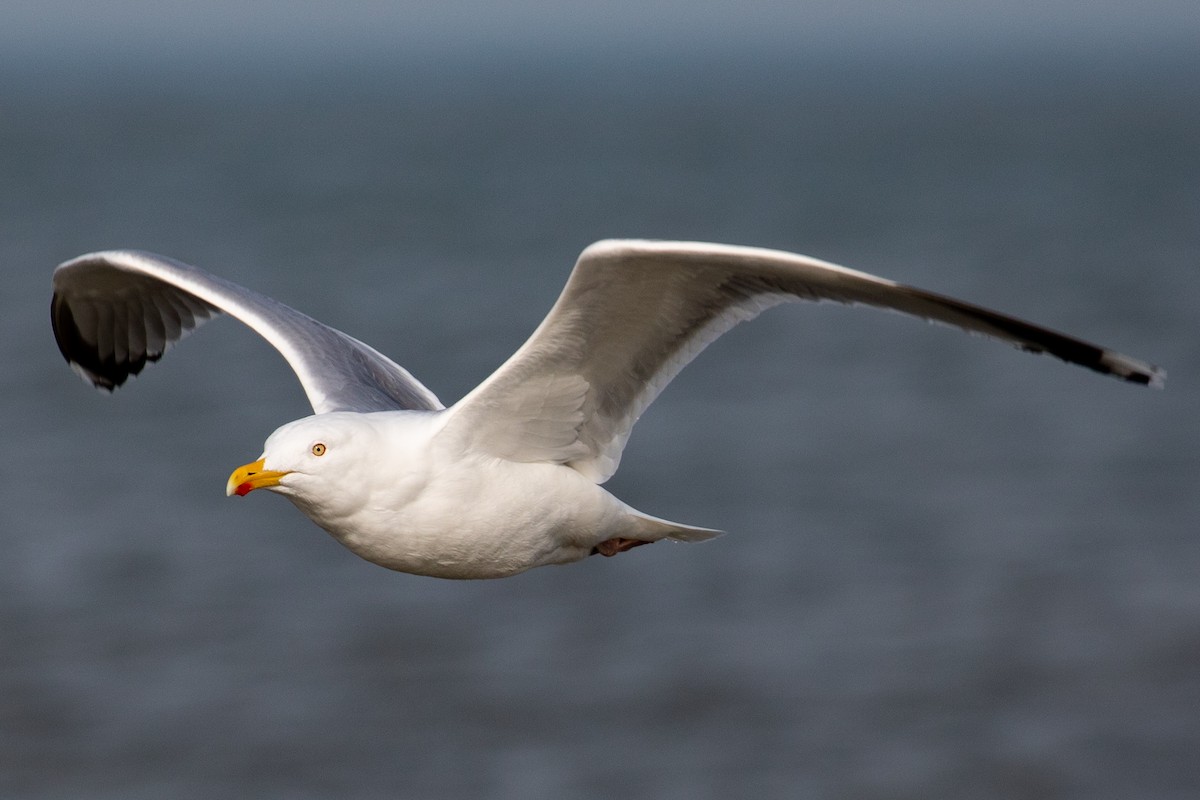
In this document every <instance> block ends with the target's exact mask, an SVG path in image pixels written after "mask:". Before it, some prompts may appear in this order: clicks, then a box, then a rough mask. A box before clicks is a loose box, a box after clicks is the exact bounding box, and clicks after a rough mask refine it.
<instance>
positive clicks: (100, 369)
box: [50, 293, 156, 392]
mask: <svg viewBox="0 0 1200 800" xmlns="http://www.w3.org/2000/svg"><path fill="white" fill-rule="evenodd" d="M50 323H51V327H52V328H53V330H54V341H55V343H56V344H57V345H58V350H59V352H60V353H62V355H63V358H65V359H66V360H67V363H68V364H69V365H70V366H71V369H73V370H74V371H75V372H76V374H78V375H79V376H80V377H81V378H83V379H84V380H86V381H87V382H88V383H90V384H92V385H93V386H95V387H96V388H98V389H104V390H106V391H108V392H112V391H115V390H116V388H117V387H118V386H121V385H122V384H124V383H125V381H127V380H129V376H130V375H137V374H138V373H139V372H141V371H142V369H143V368H144V367H145V366H146V361H147V358H146V357H141V358H136V359H129V360H126V361H123V362H120V361H117V360H116V358H115V357H113V356H111V355H110V356H109V357H107V358H101V356H100V353H99V350H98V349H97V347H96V345H95V344H93V343H91V342H89V341H87V339H85V338H84V337H83V334H82V333H80V330H79V324H78V323H77V322H76V321H75V315H74V314H73V313H72V312H71V306H70V304H69V303H68V302H67V301H66V300H65V299H63V298H62V297H61V296H60V295H58V294H57V293H55V295H54V296H53V297H52V298H51V300H50ZM149 360H151V361H153V360H156V358H154V357H151V358H150V359H149Z"/></svg>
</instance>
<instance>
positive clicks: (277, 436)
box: [51, 241, 1163, 578]
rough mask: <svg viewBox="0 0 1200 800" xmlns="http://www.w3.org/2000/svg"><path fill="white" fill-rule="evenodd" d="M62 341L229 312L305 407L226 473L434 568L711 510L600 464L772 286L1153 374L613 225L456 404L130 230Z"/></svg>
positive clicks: (153, 340) (911, 292)
mask: <svg viewBox="0 0 1200 800" xmlns="http://www.w3.org/2000/svg"><path fill="white" fill-rule="evenodd" d="M54 285H55V295H54V299H53V301H52V306H51V308H52V320H53V325H54V332H55V336H56V339H57V341H58V343H59V347H60V349H61V350H62V352H63V354H64V356H65V357H66V358H67V360H68V362H69V363H70V364H71V365H72V367H74V368H75V369H76V371H77V372H79V373H80V374H81V375H82V376H83V377H84V378H85V379H86V380H88V381H89V382H91V383H93V384H94V385H96V386H98V387H101V388H105V389H113V388H115V387H116V386H118V385H120V384H121V383H123V382H124V381H125V380H126V379H127V378H128V377H129V376H130V375H132V374H136V373H138V372H140V371H141V369H142V368H143V367H144V366H145V364H146V363H147V362H149V361H155V360H157V359H158V358H159V357H160V356H161V355H162V354H163V352H164V351H165V350H166V348H167V347H168V346H169V345H170V344H172V343H173V342H175V341H176V340H178V339H179V338H181V337H182V336H183V335H185V334H186V333H187V332H189V331H190V330H191V329H193V328H195V327H196V326H198V325H199V324H201V323H202V322H204V321H205V320H206V319H208V318H209V317H211V316H214V315H216V314H219V313H222V312H225V313H229V314H231V315H233V316H235V317H238V318H239V319H241V320H242V321H243V322H245V323H246V324H247V325H249V326H250V327H251V328H253V329H254V330H255V331H257V332H258V333H260V334H261V335H262V336H264V337H265V338H266V339H267V340H268V341H269V342H271V344H273V345H274V346H275V347H276V349H278V350H279V351H280V352H281V353H282V354H283V355H284V357H285V358H286V359H287V360H288V362H289V363H290V364H291V365H292V367H293V369H294V370H295V371H296V374H297V377H298V378H299V379H300V382H301V385H302V386H303V388H304V390H305V392H306V393H307V395H308V397H309V400H310V402H311V403H312V406H313V410H314V412H316V413H315V414H314V415H313V416H310V417H305V418H303V419H300V420H296V421H294V422H291V423H288V424H286V425H284V426H282V427H280V428H279V429H278V430H276V431H275V432H274V433H273V434H271V436H270V437H269V438H268V439H267V442H266V445H265V446H264V451H263V455H262V457H261V458H260V459H259V460H257V461H255V462H253V463H251V464H247V465H245V466H244V467H240V468H238V469H237V470H235V471H234V473H233V475H231V476H230V478H229V482H228V486H227V491H228V493H230V494H235V493H236V494H239V495H244V494H247V493H249V492H250V491H253V490H255V489H259V488H266V489H270V490H272V491H275V492H277V493H279V494H283V495H285V496H286V497H288V498H289V499H290V500H291V501H292V502H293V503H295V504H296V506H297V507H299V508H300V509H301V510H302V511H303V512H304V513H305V514H307V515H308V516H309V517H310V518H311V519H312V520H313V521H314V522H316V523H317V524H318V525H320V526H321V527H322V528H324V529H325V530H327V531H328V532H329V533H330V534H332V535H333V536H334V537H335V538H337V539H338V541H340V542H341V543H342V544H344V545H345V546H346V547H348V548H349V549H350V550H352V551H354V552H355V553H357V554H358V555H360V556H362V557H363V558H365V559H367V560H368V561H372V562H374V563H376V564H380V565H382V566H384V567H388V568H390V569H394V570H399V571H402V572H410V573H416V574H421V575H431V576H435V577H441V578H496V577H504V576H507V575H513V574H516V573H518V572H522V571H524V570H527V569H530V568H532V567H538V566H543V565H547V564H562V563H568V562H571V561H577V560H580V559H582V558H585V557H587V556H588V555H591V554H595V553H599V554H602V555H615V554H616V553H619V552H623V551H625V550H628V549H630V548H632V547H635V546H638V545H640V544H647V543H650V542H654V541H659V540H661V539H675V540H680V541H699V540H703V539H708V538H711V537H713V536H715V535H717V533H718V532H717V531H713V530H710V529H707V528H695V527H691V526H688V525H682V524H679V523H673V522H667V521H665V520H661V519H657V518H655V517H651V516H648V515H646V514H643V513H641V512H639V511H636V510H634V509H632V508H630V507H629V506H627V505H626V504H625V503H623V502H621V501H620V500H618V499H617V498H616V497H614V496H613V495H611V494H610V493H608V492H607V491H606V490H604V488H603V487H602V486H601V485H600V484H602V483H604V481H606V480H607V479H608V478H609V477H610V476H611V475H612V473H613V472H615V471H616V468H617V465H618V464H619V462H620V458H621V452H622V450H623V448H624V445H625V442H626V440H627V439H628V437H629V433H630V430H631V428H632V426H633V424H634V423H635V422H636V421H637V419H638V417H639V416H640V415H641V413H642V411H644V410H645V408H646V407H647V406H648V405H649V404H650V402H652V401H653V400H654V398H655V397H657V395H658V394H659V392H661V391H662V389H663V388H664V387H665V386H666V384H667V383H668V382H670V380H671V379H672V378H673V377H674V376H675V375H676V374H677V373H678V372H679V370H680V369H682V368H683V366H685V365H686V364H687V363H688V362H689V361H691V359H692V358H694V357H695V356H696V355H697V354H698V353H699V352H700V351H701V350H702V349H703V348H704V347H705V346H706V345H707V344H708V343H709V342H711V341H712V340H713V339H715V338H716V337H717V336H719V335H720V334H721V333H723V332H724V331H725V330H728V329H729V328H730V327H732V326H733V325H735V324H737V323H738V322H741V321H743V320H747V319H750V318H752V317H754V316H756V315H757V314H758V313H760V312H761V311H763V310H764V309H766V308H769V307H770V306H773V305H776V304H778V303H782V302H787V301H794V300H832V301H836V302H842V303H861V304H866V305H873V306H877V307H881V308H887V309H891V310H896V311H901V312H903V313H907V314H911V315H914V316H918V317H922V318H925V319H929V320H932V321H937V322H943V323H947V324H950V325H954V326H957V327H960V328H963V329H965V330H968V331H970V332H974V333H980V334H984V335H987V336H991V337H994V338H997V339H1000V340H1003V341H1006V342H1008V343H1010V344H1013V345H1015V346H1017V347H1020V348H1022V349H1025V350H1030V351H1034V352H1043V351H1044V352H1048V353H1051V354H1053V355H1056V356H1058V357H1059V358H1062V359H1063V360H1065V361H1069V362H1073V363H1077V364H1081V365H1083V366H1087V367H1089V368H1091V369H1094V370H1096V371H1099V372H1103V373H1108V374H1112V375H1115V376H1116V377H1119V378H1122V379H1124V380H1127V381H1131V382H1134V383H1142V384H1152V385H1159V384H1161V382H1162V379H1163V373H1162V372H1161V370H1158V369H1157V368H1156V367H1152V366H1150V365H1148V364H1145V363H1143V362H1140V361H1137V360H1136V359H1132V358H1129V357H1127V356H1123V355H1120V354H1119V353H1115V352H1113V351H1111V350H1107V349H1104V348H1101V347H1097V346H1095V345H1091V344H1088V343H1086V342H1083V341H1080V340H1078V339H1074V338H1071V337H1068V336H1064V335H1062V334H1059V333H1055V332H1053V331H1050V330H1047V329H1045V328H1041V327H1039V326H1036V325H1032V324H1030V323H1027V322H1023V321H1021V320H1018V319H1015V318H1013V317H1008V316H1005V315H1003V314H998V313H996V312H993V311H989V310H987V309H984V308H981V307H978V306H973V305H970V304H967V303H963V302H962V301H958V300H954V299H952V298H948V297H943V296H940V295H936V294H932V293H929V292H925V291H923V290H919V289H914V288H911V287H907V286H903V285H901V284H896V283H893V282H891V281H887V280H884V279H881V278H876V277H874V276H871V275H867V274H865V273H861V272H855V271H853V270H847V269H845V268H842V267H838V266H836V265H832V264H828V263H825V262H822V261H817V260H816V259H811V258H808V257H805V256H798V255H794V254H791V253H782V252H779V251H772V250H762V249H757V248H745V247H734V246H729V245H711V244H700V243H690V242H640V241H608V242H599V243H597V244H595V245H593V246H592V247H589V248H588V249H587V250H585V251H584V253H583V254H582V255H581V256H580V259H579V262H578V264H577V265H576V268H575V270H574V272H572V274H571V277H570V279H569V280H568V282H567V285H566V287H565V288H564V290H563V293H562V295H561V296H560V298H559V300H558V302H557V303H556V304H555V306H554V308H553V309H551V311H550V314H549V315H548V316H547V317H546V319H545V320H544V321H543V322H542V324H541V325H540V326H539V327H538V329H537V330H536V331H535V332H534V333H533V335H532V336H531V337H530V339H529V340H528V341H527V342H526V343H525V344H524V345H523V346H522V347H521V348H520V349H519V350H518V351H517V352H516V353H515V354H514V355H513V356H512V357H511V358H510V359H509V360H508V361H507V362H506V363H505V364H504V365H502V366H501V367H500V368H499V369H498V370H497V371H496V372H495V373H493V375H492V376H491V377H489V378H488V379H487V380H485V381H484V382H483V383H482V384H480V386H479V387H477V388H476V389H475V390H473V391H472V392H470V393H469V394H468V395H467V396H466V397H464V398H463V399H462V400H460V401H459V402H458V403H456V404H454V405H453V406H451V407H449V408H446V407H444V406H443V405H442V404H441V402H440V401H439V400H438V399H437V397H436V396H435V395H434V394H433V393H432V392H430V391H429V390H428V389H426V388H425V387H424V386H422V385H421V384H420V383H419V382H417V381H416V379H414V378H413V377H412V376H411V375H410V374H409V373H408V372H407V371H405V370H404V369H403V368H401V367H400V366H398V365H396V364H395V363H393V362H392V361H390V360H389V359H387V358H386V357H385V356H383V355H381V354H380V353H378V352H377V351H376V350H374V349H372V348H370V347H368V346H367V345H365V344H363V343H362V342H359V341H358V340H356V339H353V338H351V337H349V336H347V335H345V334H343V333H341V332H340V331H337V330H334V329H332V328H329V327H328V326H326V325H323V324H322V323H320V322H317V321H316V320H313V319H311V318H310V317H307V316H305V315H303V314H301V313H299V312H297V311H295V310H293V309H291V308H289V307H287V306H285V305H283V304H282V303H279V302H277V301H275V300H272V299H270V298H267V297H265V296H263V295H260V294H257V293H256V292H252V291H250V290H247V289H244V288H242V287H240V286H237V285H236V284H233V283H230V282H228V281H225V280H223V279H221V278H217V277H216V276H213V275H210V274H209V273H206V272H204V271H202V270H199V269H196V268H195V267H190V266H187V265H185V264H181V263H179V262H175V261H171V260H169V259H165V258H162V257H160V256H153V255H150V254H146V253H137V252H132V251H116V252H106V253H95V254H91V255H86V256H81V257H80V258H77V259H74V260H72V261H69V262H67V263H66V264H63V265H62V266H60V267H59V268H58V269H57V270H56V271H55V276H54Z"/></svg>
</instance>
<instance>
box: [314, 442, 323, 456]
mask: <svg viewBox="0 0 1200 800" xmlns="http://www.w3.org/2000/svg"><path fill="white" fill-rule="evenodd" d="M312 454H313V455H314V456H323V455H325V445H323V444H321V443H320V442H317V443H316V444H314V445H313V446H312Z"/></svg>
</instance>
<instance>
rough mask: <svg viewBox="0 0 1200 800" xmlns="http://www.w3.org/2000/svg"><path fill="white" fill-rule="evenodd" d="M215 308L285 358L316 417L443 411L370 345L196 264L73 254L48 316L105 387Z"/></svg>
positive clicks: (127, 254)
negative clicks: (336, 413)
mask: <svg viewBox="0 0 1200 800" xmlns="http://www.w3.org/2000/svg"><path fill="white" fill-rule="evenodd" d="M222 312H224V313H227V314H229V315H230V316H233V317H236V318H237V319H239V320H241V321H242V322H244V323H245V324H246V325H247V326H249V327H250V329H251V330H253V331H254V332H255V333H257V334H259V335H260V336H262V337H263V338H264V339H266V340H267V341H268V342H270V343H271V344H272V345H273V346H274V347H275V349H276V350H278V351H279V352H280V353H281V354H283V357H284V358H285V359H287V362H288V364H290V365H291V367H292V369H293V370H295V372H296V377H298V378H299V379H300V384H301V386H302V387H303V388H304V392H305V394H306V395H308V400H309V402H310V403H311V404H312V407H313V411H314V412H316V413H318V414H320V413H324V412H327V411H387V410H394V409H425V410H433V409H440V408H442V404H441V403H440V402H439V401H438V399H437V397H435V396H434V394H433V393H432V392H430V391H429V390H428V389H426V388H425V387H424V386H422V385H421V384H420V383H419V382H418V381H417V380H416V379H415V378H413V376H412V375H410V374H409V373H408V371H407V370H405V369H404V368H403V367H401V366H399V365H398V364H396V363H394V362H393V361H392V360H391V359H389V358H387V357H386V356H384V355H382V354H380V353H379V352H377V351H376V350H375V349H373V348H371V347H368V346H367V345H365V344H363V343H362V342H360V341H358V340H357V339H355V338H353V337H350V336H347V335H346V334H344V333H342V332H341V331H338V330H335V329H333V328H331V327H329V326H328V325H324V324H322V323H320V322H317V321H316V320H315V319H313V318H311V317H308V316H306V315H304V314H301V313H300V312H299V311H296V310H295V309H293V308H290V307H288V306H286V305H284V304H283V303H280V302H278V301H277V300H272V299H271V298H269V297H266V296H264V295H261V294H259V293H257V292H254V291H251V290H249V289H246V288H243V287H241V286H238V285H237V284H235V283H232V282H231V281H227V280H224V279H223V278H218V277H217V276H215V275H211V274H209V273H207V272H205V271H204V270H201V269H198V268H196V267H192V266H188V265H187V264H183V263H181V262H179V261H174V260H172V259H169V258H164V257H163V256H156V255H153V254H151V253H142V252H137V251H132V250H117V251H109V252H103V253H90V254H88V255H84V256H80V257H79V258H75V259H72V260H71V261H68V262H66V263H65V264H62V265H61V266H59V267H58V268H57V269H56V270H54V298H53V299H52V300H51V304H50V317H51V322H52V324H53V326H54V338H55V339H56V340H57V342H58V347H59V350H61V351H62V354H63V356H64V357H65V358H66V359H67V362H68V363H69V364H70V365H71V367H72V368H73V369H74V370H75V371H76V372H78V373H79V375H80V376H81V377H83V378H84V380H86V381H88V382H90V383H91V384H92V385H94V386H96V387H98V388H102V389H108V390H109V391H112V390H113V389H115V388H116V387H118V386H120V385H121V384H123V383H124V382H125V381H126V380H127V379H128V378H129V376H130V375H136V374H138V373H139V372H141V371H142V369H143V368H144V367H145V366H146V363H147V362H152V361H157V360H158V359H159V358H161V357H162V355H163V353H164V352H165V351H166V350H167V348H168V347H170V346H171V345H172V344H174V343H175V342H177V341H178V340H179V339H181V338H182V337H183V336H185V335H186V334H188V333H190V332H191V331H192V330H194V329H195V328H197V327H199V326H200V325H201V324H203V323H204V322H206V321H207V320H208V319H209V318H210V317H213V316H216V315H218V314H220V313H222Z"/></svg>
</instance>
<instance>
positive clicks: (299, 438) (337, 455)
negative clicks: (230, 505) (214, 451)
mask: <svg viewBox="0 0 1200 800" xmlns="http://www.w3.org/2000/svg"><path fill="white" fill-rule="evenodd" d="M379 445H380V436H379V431H378V430H377V429H376V425H375V424H373V421H372V419H371V415H367V414H354V413H349V412H334V413H329V414H318V415H316V416H312V417H304V418H303V419H298V420H296V421H295V422H289V423H288V424H286V425H284V426H282V427H280V428H279V429H277V430H276V431H275V432H274V433H272V434H271V435H270V436H269V437H267V441H266V444H265V445H263V454H262V457H261V458H259V459H258V461H255V462H253V463H251V464H246V465H245V466H241V467H238V468H237V469H236V470H234V471H233V474H232V475H230V476H229V481H228V482H227V483H226V485H225V493H226V494H227V495H232V494H237V495H242V496H244V495H247V494H249V493H250V492H252V491H254V490H255V489H270V490H271V491H273V492H277V493H278V494H282V495H285V496H287V497H288V499H290V500H291V501H292V502H293V503H296V505H298V506H300V508H301V509H302V510H303V511H304V512H305V513H307V514H308V515H309V516H311V517H313V518H314V519H315V520H317V521H318V522H319V523H320V522H322V521H323V520H332V519H334V518H336V517H339V516H346V515H348V514H350V513H352V512H353V511H354V510H355V509H356V508H361V507H362V504H363V503H364V502H365V500H366V498H367V497H368V496H369V494H370V491H371V479H372V478H373V477H374V473H375V472H376V470H374V469H373V464H374V462H375V460H376V459H375V457H374V454H375V452H376V451H377V450H378V449H379Z"/></svg>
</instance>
